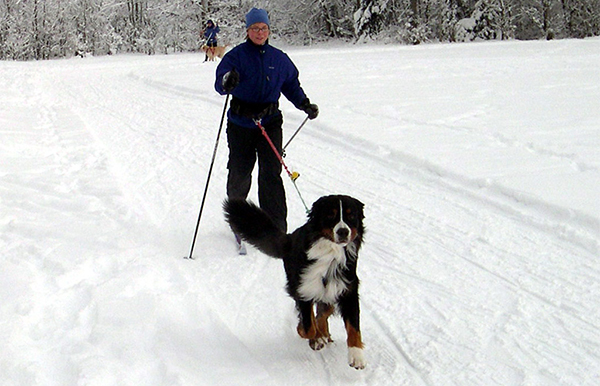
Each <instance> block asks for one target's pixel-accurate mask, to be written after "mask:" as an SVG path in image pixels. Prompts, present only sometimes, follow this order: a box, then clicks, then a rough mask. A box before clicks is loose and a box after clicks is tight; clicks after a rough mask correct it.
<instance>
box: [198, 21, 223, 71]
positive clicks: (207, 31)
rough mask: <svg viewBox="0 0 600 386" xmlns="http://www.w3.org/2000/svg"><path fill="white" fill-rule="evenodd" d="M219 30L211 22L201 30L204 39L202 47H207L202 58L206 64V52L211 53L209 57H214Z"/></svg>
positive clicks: (207, 56)
mask: <svg viewBox="0 0 600 386" xmlns="http://www.w3.org/2000/svg"><path fill="white" fill-rule="evenodd" d="M220 31H221V30H220V29H219V26H218V25H216V24H215V23H213V21H212V20H209V21H207V22H206V27H205V28H204V29H203V30H202V36H203V37H204V44H203V46H206V47H207V50H206V51H205V56H204V61H205V62H206V61H207V60H208V58H209V55H208V51H209V50H210V51H211V54H212V55H211V56H212V57H214V56H215V52H214V51H215V48H216V47H217V34H218V33H219V32H220Z"/></svg>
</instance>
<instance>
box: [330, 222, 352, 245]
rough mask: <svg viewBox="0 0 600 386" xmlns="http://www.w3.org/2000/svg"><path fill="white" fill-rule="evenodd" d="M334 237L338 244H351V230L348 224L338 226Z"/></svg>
mask: <svg viewBox="0 0 600 386" xmlns="http://www.w3.org/2000/svg"><path fill="white" fill-rule="evenodd" d="M333 235H334V238H335V242H336V243H337V244H348V243H349V242H350V228H348V226H347V225H346V224H343V223H342V224H338V225H336V226H335V228H334V229H333Z"/></svg>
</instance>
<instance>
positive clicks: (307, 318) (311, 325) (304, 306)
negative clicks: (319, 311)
mask: <svg viewBox="0 0 600 386" xmlns="http://www.w3.org/2000/svg"><path fill="white" fill-rule="evenodd" d="M296 307H297V308H298V319H299V321H298V335H300V336H301V337H302V338H304V339H309V340H310V339H314V338H315V336H316V335H317V325H316V322H315V313H314V311H313V303H312V302H304V301H296Z"/></svg>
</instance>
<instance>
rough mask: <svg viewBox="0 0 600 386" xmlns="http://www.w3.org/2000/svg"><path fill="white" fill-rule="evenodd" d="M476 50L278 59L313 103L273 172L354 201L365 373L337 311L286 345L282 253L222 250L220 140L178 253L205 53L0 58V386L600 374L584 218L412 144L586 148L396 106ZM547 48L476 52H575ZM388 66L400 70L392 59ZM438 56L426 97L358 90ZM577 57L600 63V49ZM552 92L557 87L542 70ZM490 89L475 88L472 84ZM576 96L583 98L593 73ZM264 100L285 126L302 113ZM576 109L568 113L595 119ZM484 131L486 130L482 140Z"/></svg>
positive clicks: (206, 136) (579, 163) (550, 151)
mask: <svg viewBox="0 0 600 386" xmlns="http://www.w3.org/2000/svg"><path fill="white" fill-rule="evenodd" d="M594 42H595V45H594V47H595V48H598V46H599V45H600V41H598V40H592V43H594ZM571 44H572V45H575V44H584V43H581V42H577V43H576V42H572V43H571ZM586 44H589V43H586ZM473 47H474V45H457V46H450V47H449V46H444V45H441V46H432V47H425V48H422V47H420V48H413V49H410V48H406V47H402V48H398V47H396V48H393V47H392V48H385V47H384V48H379V49H376V50H375V54H374V55H370V54H371V51H369V50H368V49H367V48H360V47H358V48H334V49H333V52H334V53H331V51H332V49H328V52H329V54H328V55H330V56H328V57H324V56H323V53H322V52H323V51H322V50H319V49H315V50H298V51H292V58H293V59H294V60H295V61H296V63H297V64H298V67H299V68H300V69H301V80H302V82H303V85H304V87H305V89H306V90H307V92H308V94H309V95H310V96H311V99H312V100H313V101H314V102H316V103H318V104H319V106H320V107H321V110H322V112H321V117H319V119H317V120H315V121H310V122H309V123H308V124H307V125H306V127H305V128H304V129H303V131H302V133H301V135H299V136H298V137H297V138H296V139H295V140H294V142H293V143H292V144H291V145H290V148H289V150H288V151H287V157H286V162H287V163H288V166H291V168H292V169H294V170H298V171H300V173H301V178H300V179H299V180H298V186H299V188H300V189H301V191H302V194H303V196H304V198H305V199H306V200H307V202H308V203H310V202H312V201H314V200H315V199H316V198H318V197H319V196H321V195H324V194H331V193H346V194H351V195H353V196H355V197H357V198H359V199H361V200H362V201H363V202H365V203H366V216H367V218H366V225H367V232H368V233H367V236H366V244H365V246H364V249H363V251H362V253H361V260H360V266H359V274H360V277H361V279H362V287H361V306H362V330H363V338H364V340H365V342H366V356H367V361H368V367H367V368H366V369H365V370H364V371H355V370H353V369H351V368H349V367H348V365H347V363H346V355H347V354H346V347H345V346H346V345H345V331H344V328H343V323H342V321H341V319H340V318H339V317H333V318H332V319H331V322H330V324H331V331H332V335H333V338H334V340H335V342H334V343H333V344H332V345H330V347H328V348H326V349H324V350H323V351H320V352H318V353H315V352H313V351H312V350H310V349H309V347H308V344H307V343H306V342H304V341H302V340H301V339H300V338H298V337H297V335H296V332H295V327H296V323H297V321H296V316H295V311H294V309H293V304H292V301H291V300H290V299H289V298H288V297H287V296H286V294H285V291H284V285H285V281H284V273H283V269H282V267H281V263H280V262H279V261H276V260H272V259H269V258H267V257H265V256H263V255H261V254H260V253H258V252H256V251H255V250H252V249H251V250H249V254H248V256H244V257H239V256H237V255H236V250H235V245H234V243H233V240H232V236H231V235H230V233H229V231H228V230H227V228H226V226H225V224H224V222H223V219H222V214H221V207H220V205H221V200H222V198H223V197H224V186H225V178H226V170H225V164H226V158H227V150H226V138H225V130H223V135H222V137H221V138H220V145H219V151H218V153H217V158H216V162H215V170H214V171H213V176H212V178H213V179H212V181H211V184H210V188H209V195H208V202H207V207H205V212H204V214H203V218H202V222H201V227H200V234H199V239H198V244H197V246H196V252H195V253H194V257H195V259H194V260H186V259H183V257H184V256H186V255H187V254H188V252H189V251H188V248H189V244H190V242H191V238H192V236H193V235H192V231H193V227H194V225H195V221H196V216H197V213H198V209H199V207H198V205H199V203H200V198H201V195H202V190H203V189H204V185H205V179H206V173H207V168H208V165H209V161H210V157H211V155H212V151H213V148H214V144H215V140H216V133H217V129H218V123H219V120H220V116H221V112H222V109H223V103H224V98H223V97H220V96H218V95H216V93H215V92H214V91H213V89H212V82H213V74H214V64H213V63H208V64H201V60H202V59H203V58H202V57H201V55H174V56H164V57H144V56H122V57H114V58H88V59H84V60H79V59H73V60H62V61H52V62H41V63H0V66H1V67H0V68H1V69H2V71H0V80H1V81H2V82H3V84H5V85H6V86H5V87H4V91H2V92H1V93H0V103H1V106H2V107H0V113H1V114H0V133H1V135H2V138H3V140H2V143H0V149H1V151H0V178H1V182H0V206H1V208H2V212H1V216H0V248H1V250H2V252H3V259H2V260H3V262H2V270H1V271H0V272H1V273H0V283H2V284H0V291H2V295H3V299H5V301H4V302H3V304H2V306H0V315H2V319H1V320H2V321H3V322H2V324H0V338H2V341H3V342H5V348H4V349H3V352H2V354H0V383H2V384H3V385H75V384H95V385H116V384H122V385H133V384H135V385H140V384H152V385H202V384H207V385H209V384H215V383H223V384H245V385H248V384H250V385H258V384H260V385H270V384H272V385H281V384H294V385H303V384H306V385H308V384H323V385H336V384H365V385H366V384H369V385H372V384H373V385H374V384H377V385H484V384H485V385H595V384H597V383H598V381H599V377H600V370H599V366H598V363H600V333H599V331H600V330H599V327H600V326H599V324H600V323H599V322H598V320H600V311H599V310H598V304H599V303H600V285H599V284H598V283H599V278H600V265H599V262H598V243H599V240H598V217H597V216H595V215H594V213H593V211H589V212H584V211H581V210H580V209H579V208H576V209H574V208H569V207H565V206H563V205H561V204H559V203H557V202H555V201H553V200H552V199H549V200H546V199H545V198H544V197H543V196H534V195H532V194H530V192H524V191H521V190H520V189H519V188H513V187H512V186H510V185H507V184H505V183H504V182H505V181H508V180H506V179H503V178H502V177H498V178H495V177H480V175H479V171H477V174H475V172H474V173H473V174H469V173H468V172H462V173H461V172H459V171H457V167H454V166H453V165H451V164H447V163H444V162H440V161H439V159H437V158H432V157H429V156H428V154H429V153H427V151H428V150H429V149H428V146H430V141H429V139H434V140H435V139H437V140H438V141H439V140H440V138H447V141H448V143H452V141H453V140H454V139H453V137H452V133H456V135H457V136H458V137H459V138H460V140H461V141H463V140H464V139H465V138H468V139H469V140H470V142H467V143H465V144H464V146H466V147H473V148H476V147H479V148H481V149H483V150H482V151H486V149H487V150H489V152H490V154H492V155H494V154H496V153H495V151H496V149H497V148H504V149H508V150H506V152H507V154H511V152H515V154H517V152H518V153H519V154H521V153H520V152H525V153H528V154H530V155H531V156H532V157H534V159H535V160H536V162H537V161H539V160H543V161H539V162H540V163H544V162H548V163H551V164H552V165H554V162H556V163H558V164H559V166H551V167H557V168H558V167H561V166H562V165H570V166H571V167H572V169H573V170H575V171H576V172H575V173H576V174H575V175H574V178H577V177H579V175H584V174H585V175H586V176H587V175H589V176H592V180H593V181H597V176H598V174H599V173H600V170H599V167H598V165H599V164H600V163H598V162H597V161H598V158H597V156H596V157H595V158H594V157H591V158H590V157H589V156H585V155H582V154H575V153H572V152H571V150H569V148H567V149H565V150H560V149H557V148H556V145H555V144H553V143H552V141H551V138H550V139H548V142H545V141H546V140H545V139H539V138H537V139H535V141H533V140H531V141H529V140H527V139H526V138H525V137H519V136H518V135H517V134H515V133H504V132H502V131H501V129H502V128H501V127H495V126H497V125H499V123H498V122H496V121H493V120H491V118H486V117H487V116H488V115H489V114H490V111H493V110H494V109H497V108H499V107H498V106H500V105H501V104H496V102H495V101H490V100H488V99H486V98H481V99H479V97H478V96H477V95H471V99H469V102H472V105H471V106H470V108H468V109H463V110H460V109H457V110H458V111H457V112H456V114H457V115H455V116H444V115H443V114H441V112H439V111H437V110H432V111H431V117H430V119H424V118H422V116H420V115H419V114H418V113H415V114H414V115H413V116H406V115H407V114H406V111H409V110H403V106H402V104H403V103H405V104H406V106H407V108H408V109H410V108H414V107H415V106H416V107H418V108H420V109H426V108H427V106H428V105H429V106H431V105H435V103H434V102H435V100H436V99H435V98H437V99H440V100H443V101H444V103H451V100H452V98H453V97H454V98H458V96H457V95H454V94H453V93H452V92H450V91H449V90H454V91H455V92H456V93H459V92H460V91H461V90H460V88H459V87H458V85H459V82H456V83H455V79H454V78H455V77H457V78H460V79H463V78H461V73H460V68H461V65H462V66H463V67H469V66H473V67H472V68H470V70H471V71H475V69H476V68H477V63H476V62H477V60H483V61H485V60H486V57H485V55H483V56H482V57H475V63H474V61H473V60H467V59H465V58H464V57H463V56H467V54H471V55H472V54H473V52H474V51H472V50H473V49H474V48H473ZM549 47H554V48H552V49H551V48H546V46H542V43H541V42H537V43H532V44H530V45H519V44H518V43H513V45H511V44H499V45H481V48H480V49H481V50H482V52H486V53H487V54H488V55H489V57H488V58H487V60H488V61H489V60H490V59H489V58H490V57H491V58H493V57H496V56H497V57H498V58H499V60H506V61H510V60H514V59H515V57H516V58H517V59H518V57H519V55H527V56H526V58H527V61H528V62H529V63H530V64H529V65H532V66H538V68H539V67H540V64H544V63H545V62H543V61H539V59H537V56H541V57H543V58H548V57H550V58H552V57H554V55H559V54H561V52H563V51H564V50H569V49H570V48H572V46H570V45H569V42H557V43H554V46H549ZM511 49H512V50H514V53H506V51H510V50H511ZM436 50H440V51H442V52H440V53H438V54H435V51H436ZM461 50H463V51H461ZM530 51H531V52H530ZM569 52H570V51H569ZM575 52H578V51H575ZM531 53H533V54H531ZM378 55H379V56H378ZM430 55H431V56H430ZM387 56H390V57H391V58H393V59H394V60H396V61H397V62H399V64H397V65H396V66H395V67H392V66H390V64H389V63H388V61H390V60H391V59H390V58H388V57H387ZM405 56H407V57H408V59H409V60H407V61H403V60H402V59H403V58H405ZM415 57H416V59H415ZM560 58H562V59H560V60H559V62H560V61H564V62H568V61H570V60H572V61H573V62H574V63H576V62H575V59H570V58H569V57H564V58H563V57H562V56H561V57H560ZM419 59H420V60H422V61H421V62H419V61H418V60H419ZM445 59H447V60H449V61H450V62H452V63H453V62H456V63H458V64H457V65H456V67H452V68H453V69H454V71H456V73H447V74H446V77H447V78H448V79H447V80H446V83H443V82H442V80H441V79H438V81H439V82H440V85H439V87H440V90H441V91H436V90H433V89H430V90H426V91H423V92H422V93H421V94H419V93H418V92H417V89H416V88H415V89H412V90H410V91H409V92H407V93H405V94H403V95H404V96H405V98H402V97H400V98H398V97H395V98H398V99H400V102H398V104H399V105H395V104H394V103H392V102H390V100H389V98H392V95H394V94H390V95H386V93H387V92H388V91H387V90H384V91H381V92H378V91H377V90H375V91H373V90H370V89H369V88H368V87H367V86H371V87H373V86H376V85H378V84H380V83H381V82H384V83H385V82H391V81H392V79H394V78H393V76H396V77H398V78H401V77H402V74H404V73H410V74H412V75H413V76H417V75H419V76H420V75H421V74H420V73H419V72H414V71H412V70H413V69H414V68H413V66H414V63H412V62H410V60H417V63H420V64H427V65H429V66H431V68H432V69H431V68H423V70H422V72H423V74H422V77H423V78H420V77H418V78H417V79H413V80H412V81H413V82H416V83H418V82H419V81H423V82H426V81H427V77H428V76H429V77H435V76H437V75H436V74H438V72H436V63H438V60H445ZM592 59H593V61H595V63H596V65H597V64H599V63H598V55H596V56H593V57H592ZM431 61H433V63H432V62H431ZM314 63H319V65H318V66H316V65H315V64H314ZM554 63H556V62H554ZM577 63H578V64H579V65H580V66H581V63H579V62H577ZM582 63H586V62H582ZM346 66H347V67H348V68H346ZM584 67H585V66H584ZM392 68H394V69H398V70H399V74H400V75H398V73H395V72H390V71H391V69H392ZM519 68H520V67H519ZM543 69H544V70H545V71H546V72H547V73H551V72H552V71H555V70H556V68H548V67H543ZM517 70H518V69H517ZM517 70H515V69H514V67H510V66H506V67H501V66H498V67H496V66H492V67H491V70H478V71H480V72H475V73H473V72H471V73H470V75H471V76H472V77H473V78H474V79H473V83H476V81H478V80H479V81H481V80H482V79H484V80H485V79H488V78H490V79H492V80H493V81H492V83H498V84H500V85H501V88H508V85H507V86H504V85H502V84H501V83H502V80H503V79H505V77H508V76H517V77H519V76H520V74H521V73H520V72H519V71H517ZM486 71H487V72H486ZM597 73H598V72H596V74H597ZM478 75H480V78H478V77H477V76H478ZM325 76H329V77H330V78H328V79H327V78H324V77H325ZM353 79H358V80H359V81H360V82H355V83H352V82H351V80H353ZM567 81H568V80H565V81H564V82H567ZM350 86H352V87H351V88H352V94H350V91H349V89H348V90H347V89H346V87H348V88H350ZM553 86H554V87H556V88H561V83H560V81H558V80H557V81H556V82H555V83H552V82H549V83H548V84H547V87H549V88H551V87H553ZM415 87H416V86H415ZM381 90H383V89H381ZM444 90H445V91H444ZM495 90H496V89H495V88H494V87H492V86H491V85H487V83H486V84H484V86H481V87H479V89H478V91H477V92H478V93H481V95H485V94H490V93H492V92H493V91H495ZM587 92H588V95H589V97H590V98H593V97H594V96H596V95H598V94H599V93H600V91H599V88H598V86H596V87H595V88H594V87H591V86H590V88H589V89H588V91H587ZM380 94H381V95H380ZM356 95H362V98H363V102H364V104H362V105H361V104H360V103H356V102H355V100H354V99H352V98H353V97H356ZM346 96H347V97H348V98H345V97H346ZM356 98H358V97H356ZM432 98H433V99H432ZM358 100H360V99H358ZM477 102H481V103H477ZM488 103H489V104H488ZM587 103H593V102H590V101H588V102H587ZM596 104H597V102H596ZM419 106H420V107H419ZM597 107H600V106H597ZM282 108H283V110H284V115H285V118H286V122H285V130H286V133H287V134H288V135H290V134H291V133H293V130H295V127H293V126H294V124H296V123H298V124H299V122H301V120H302V119H303V116H302V114H301V113H300V112H298V111H297V110H295V109H294V108H293V107H291V105H289V104H286V103H283V104H282ZM551 113H552V112H551ZM590 114H591V115H590V117H579V118H581V120H583V121H585V120H586V119H589V120H593V119H594V117H597V113H590ZM593 114H596V115H593ZM438 115H439V116H438ZM425 116H427V115H426V114H425ZM563 118H564V117H563ZM481 122H485V123H486V124H487V125H489V127H490V128H491V127H494V129H493V130H487V131H481V130H479V129H478V128H476V127H477V124H479V123H481ZM596 122H597V121H596ZM378 126H379V127H378ZM380 127H381V128H382V129H381V130H382V131H381V132H378V129H380ZM386 127H390V128H396V127H397V128H398V130H399V131H398V137H399V139H396V140H391V139H390V138H394V137H393V136H392V137H389V136H386V135H387V134H386V133H387V132H385V128H386ZM403 129H406V132H403V131H402V130H403ZM413 129H418V130H421V131H423V133H424V134H423V135H425V136H426V137H427V136H431V137H428V138H426V139H424V140H422V142H416V144H417V148H416V149H412V150H411V149H410V148H409V147H408V146H404V145H403V144H398V143H397V142H396V141H399V140H402V141H407V142H408V141H410V140H411V138H413V137H412V134H411V133H412V130H413ZM390 132H391V133H394V131H390ZM438 132H443V133H444V135H445V136H447V137H436V135H440V134H436V133H438ZM432 133H433V134H432ZM595 133H596V135H597V128H596V131H595ZM378 134H379V135H378ZM589 141H595V142H596V143H597V142H598V139H597V138H596V137H593V136H591V135H590V138H589ZM419 144H421V145H422V147H423V153H421V152H420V151H419V147H418V145H419ZM462 154H463V155H464V154H467V152H466V151H465V152H464V153H462ZM473 157H475V155H473ZM477 162H478V161H477V159H475V158H474V161H472V163H473V164H477ZM474 166H475V165H474ZM536 167H537V165H533V166H531V168H532V169H535V168H536ZM458 169H460V168H458ZM475 169H476V168H475ZM561 170H562V169H561ZM481 174H483V173H481ZM594 179H595V180H594ZM286 188H287V195H288V203H289V210H290V219H289V220H290V221H289V222H290V228H291V229H293V228H295V227H297V226H300V225H301V224H302V223H303V222H304V219H305V216H304V208H303V206H302V204H301V203H300V200H299V199H298V197H297V196H296V192H295V191H294V189H293V187H292V186H291V184H289V183H288V181H286ZM596 191H597V187H596ZM252 194H253V197H255V195H256V193H255V191H254V190H253V192H252Z"/></svg>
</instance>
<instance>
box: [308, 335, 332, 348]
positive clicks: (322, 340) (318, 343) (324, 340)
mask: <svg viewBox="0 0 600 386" xmlns="http://www.w3.org/2000/svg"><path fill="white" fill-rule="evenodd" d="M331 342H333V339H331V338H330V337H327V336H321V337H319V338H316V339H310V340H309V341H308V345H309V346H310V348H312V349H313V350H315V351H318V350H321V349H322V348H323V347H325V346H327V344H329V343H331Z"/></svg>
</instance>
